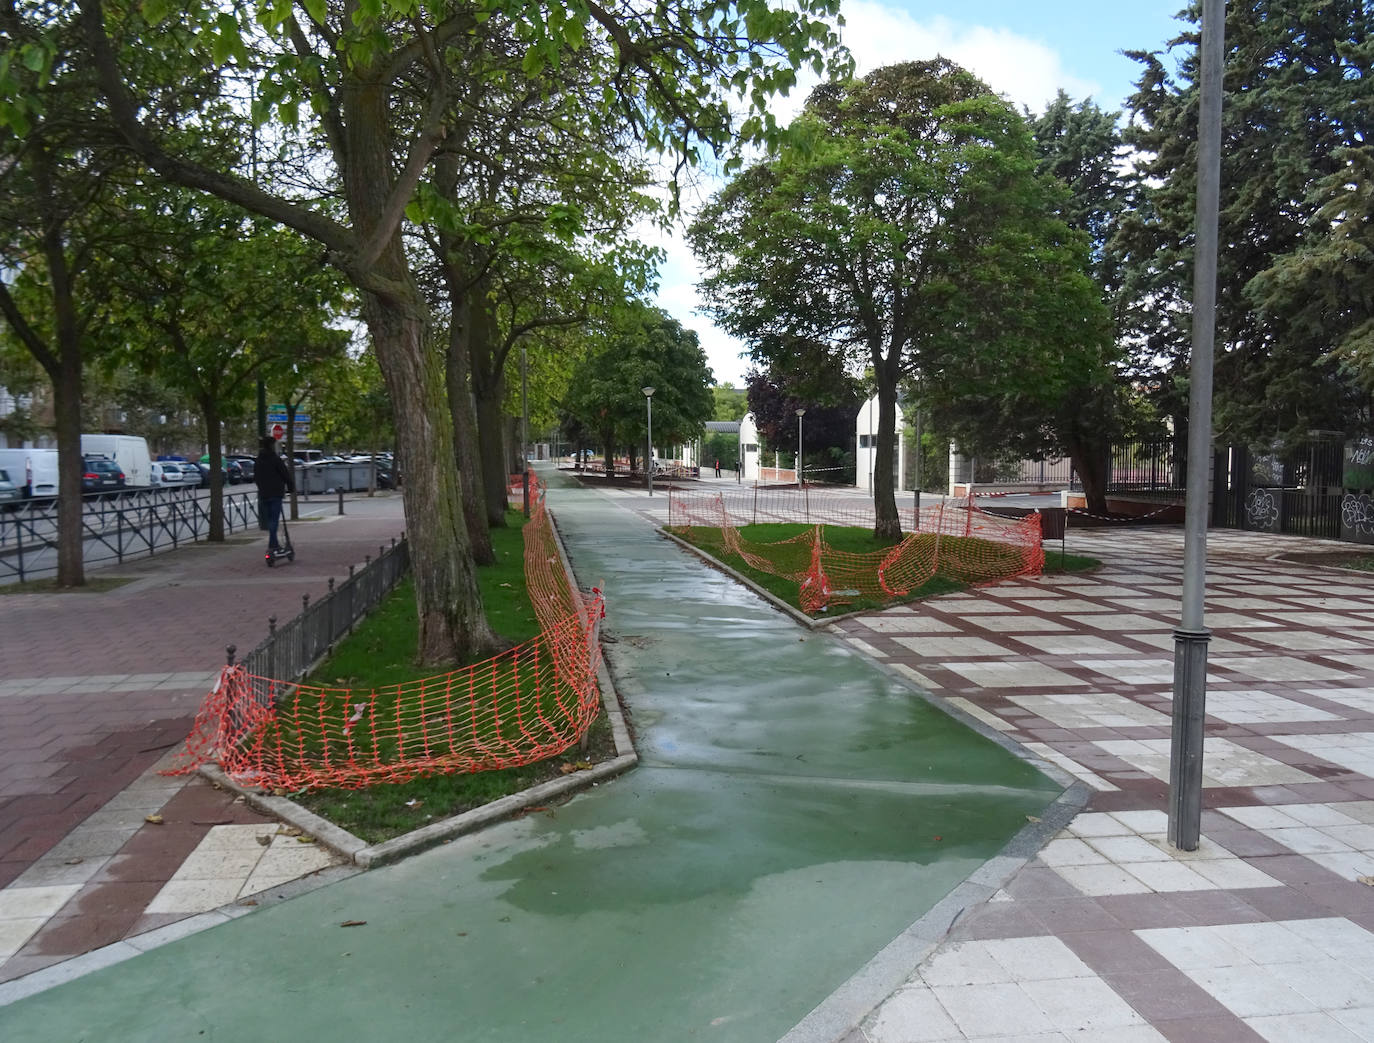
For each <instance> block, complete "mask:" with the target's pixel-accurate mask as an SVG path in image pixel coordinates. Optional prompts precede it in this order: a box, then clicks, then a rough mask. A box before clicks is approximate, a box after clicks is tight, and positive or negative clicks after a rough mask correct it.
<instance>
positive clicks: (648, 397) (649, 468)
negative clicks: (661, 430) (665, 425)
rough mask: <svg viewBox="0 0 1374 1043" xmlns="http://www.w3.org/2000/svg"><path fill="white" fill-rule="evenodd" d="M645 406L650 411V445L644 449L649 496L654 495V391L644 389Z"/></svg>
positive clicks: (641, 389)
mask: <svg viewBox="0 0 1374 1043" xmlns="http://www.w3.org/2000/svg"><path fill="white" fill-rule="evenodd" d="M639 390H640V391H642V392H644V405H645V406H646V407H647V408H648V410H649V444H648V445H646V446H645V447H644V449H645V452H644V475H645V477H646V478H647V479H648V482H649V495H650V496H652V495H653V494H654V389H653V388H651V387H642V388H640V389H639Z"/></svg>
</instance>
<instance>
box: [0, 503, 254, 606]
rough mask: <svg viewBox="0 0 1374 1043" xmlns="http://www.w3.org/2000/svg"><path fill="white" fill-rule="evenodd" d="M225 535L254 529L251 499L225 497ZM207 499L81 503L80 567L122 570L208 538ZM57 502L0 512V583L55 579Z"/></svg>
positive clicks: (27, 504) (208, 514) (208, 508)
mask: <svg viewBox="0 0 1374 1043" xmlns="http://www.w3.org/2000/svg"><path fill="white" fill-rule="evenodd" d="M223 504H224V531H225V534H226V535H228V534H232V533H235V532H241V531H243V530H245V529H256V528H257V525H258V499H257V494H256V493H247V492H244V493H237V492H225V493H224V499H223ZM210 507H211V501H210V498H209V497H201V496H197V495H196V491H195V490H192V489H165V490H164V489H156V490H154V489H148V490H141V491H135V492H131V493H124V494H121V495H119V496H118V497H117V498H109V497H107V496H105V495H100V494H93V495H88V496H86V497H83V500H82V512H81V552H82V561H83V562H84V563H85V564H86V565H87V566H95V565H108V564H111V563H116V564H122V563H123V562H125V561H128V560H130V559H133V558H146V557H151V556H152V555H154V554H157V553H158V552H159V551H165V550H174V549H175V548H177V547H179V546H181V545H182V544H184V543H195V542H198V541H200V540H204V539H205V538H206V537H207V536H208V535H209V533H210ZM57 540H58V534H57V502H56V501H49V502H47V503H38V502H36V501H29V502H27V503H24V504H22V505H20V506H19V507H18V508H16V509H15V510H12V511H5V512H0V583H5V582H10V581H14V580H17V581H18V582H20V583H23V582H25V581H27V580H32V579H41V578H43V577H45V576H51V575H55V574H56V573H57Z"/></svg>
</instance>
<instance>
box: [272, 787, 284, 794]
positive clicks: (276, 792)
mask: <svg viewBox="0 0 1374 1043" xmlns="http://www.w3.org/2000/svg"><path fill="white" fill-rule="evenodd" d="M272 796H274V797H284V796H286V790H284V789H282V788H281V787H280V786H278V787H277V788H276V789H274V790H273V791H272Z"/></svg>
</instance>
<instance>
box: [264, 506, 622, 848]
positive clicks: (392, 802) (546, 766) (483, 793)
mask: <svg viewBox="0 0 1374 1043" xmlns="http://www.w3.org/2000/svg"><path fill="white" fill-rule="evenodd" d="M506 522H507V525H506V527H505V528H496V529H493V530H492V543H493V546H494V549H495V551H496V563H495V564H493V565H489V566H485V567H483V568H481V569H479V570H478V584H479V585H480V587H481V591H482V601H483V605H484V607H485V609H486V615H487V619H488V620H489V622H490V623H491V625H492V628H493V629H494V630H495V631H496V632H497V633H498V634H499V635H500V636H502V637H504V638H506V639H508V640H510V641H511V642H513V643H517V644H518V643H521V642H524V641H528V640H529V639H531V638H533V637H536V636H538V634H539V632H540V631H539V623H538V620H537V619H536V617H535V614H534V608H533V606H532V605H531V604H530V600H529V595H528V592H527V590H526V585H525V569H524V541H523V537H522V535H521V529H522V528H523V526H524V523H525V518H524V516H523V515H522V514H521V513H520V512H519V511H508V512H507V515H506ZM417 637H418V624H417V618H416V613H415V594H414V586H413V583H412V581H411V580H410V579H407V580H405V581H403V582H402V583H401V584H399V585H398V586H397V588H396V589H395V590H394V591H393V592H392V593H391V594H390V595H389V596H388V598H387V599H386V601H385V602H384V603H383V604H382V605H381V606H380V607H379V608H378V609H377V610H376V611H374V612H373V613H372V614H371V615H370V616H369V617H368V618H367V619H366V620H365V621H364V622H363V623H362V624H361V625H360V626H359V627H358V628H357V629H356V630H355V631H354V633H353V634H352V635H351V636H350V637H348V638H347V639H346V640H344V641H343V642H341V644H340V646H339V648H338V649H337V651H336V652H335V654H334V655H333V656H331V657H330V658H329V659H328V660H326V661H325V662H324V663H323V664H321V666H320V667H319V668H318V669H317V670H316V671H315V673H314V674H313V675H312V676H311V677H310V679H309V682H308V683H309V684H312V685H319V686H323V687H328V688H336V689H337V690H339V691H340V693H341V694H340V695H339V697H338V701H339V706H338V707H334V706H329V707H327V708H326V709H327V710H328V711H329V712H327V713H326V714H324V715H320V714H318V713H314V714H313V717H314V719H316V720H318V719H320V717H321V716H323V717H324V719H326V720H329V721H332V722H335V723H334V724H331V725H329V726H327V727H330V728H333V729H339V728H341V725H342V722H343V721H344V720H346V719H347V714H346V711H345V710H344V709H343V703H344V702H346V701H347V700H348V699H349V698H353V699H362V698H365V697H366V696H365V694H364V693H371V692H372V691H373V690H374V689H379V688H384V687H386V686H389V685H399V684H405V683H407V682H413V681H414V680H415V677H416V672H417V671H416V668H415V665H414V654H415V647H416V642H417ZM506 669H507V671H509V668H506ZM508 680H509V679H508V678H507V677H504V676H502V675H501V674H499V673H497V674H494V675H492V676H491V677H489V678H486V679H484V689H483V690H482V691H478V692H476V693H475V694H474V697H475V698H476V699H477V700H478V701H480V700H481V699H482V697H483V696H484V695H485V696H486V697H488V698H489V697H490V692H491V691H492V690H500V689H502V688H503V687H504V686H505V685H506V684H507V682H508ZM345 690H348V691H351V692H352V695H351V696H349V695H345V694H342V693H343V692H344V691H345ZM415 691H416V690H415V689H414V688H409V689H404V690H403V691H402V694H401V698H402V699H404V698H406V697H407V696H408V695H411V694H413V693H415ZM326 698H328V699H329V700H330V701H331V702H332V701H335V699H334V697H333V695H332V693H331V695H329V696H327V697H326ZM464 701H466V699H465V700H464ZM294 709H295V708H294V707H291V706H283V708H282V713H281V715H280V717H279V719H280V720H282V721H283V722H287V721H291V720H297V721H300V722H302V724H304V722H305V721H307V720H310V719H311V717H312V714H311V713H310V712H301V713H299V714H296V713H294V712H293V711H294ZM313 709H315V708H314V707H303V708H302V710H303V711H311V710H313ZM405 709H406V708H405V707H402V710H405ZM396 710H397V708H396V706H395V702H394V696H393V699H392V701H388V702H382V701H381V700H380V699H379V701H378V704H377V705H376V706H375V707H374V706H370V707H369V711H368V714H367V716H366V717H365V718H364V719H363V720H360V721H359V722H358V723H357V725H356V726H355V727H354V728H353V730H352V735H351V739H352V741H353V745H354V747H355V749H359V748H368V744H369V743H371V744H372V747H371V748H369V754H370V755H373V756H376V757H390V758H393V759H394V758H396V757H398V756H400V755H401V751H400V750H399V749H397V748H396V747H395V743H394V738H393V737H391V736H388V737H386V738H384V739H383V738H374V737H373V736H372V733H371V731H370V729H369V722H370V720H372V719H374V718H375V719H377V720H394V718H395V713H396ZM282 726H283V727H291V725H290V724H289V723H284V724H283V725H282ZM483 737H484V738H491V736H490V735H484V736H483ZM293 738H297V739H298V740H299V741H300V742H302V743H303V744H304V745H305V746H306V747H307V749H311V748H314V749H320V748H322V746H323V743H324V740H325V739H326V736H325V735H323V734H320V733H319V731H318V727H317V730H316V731H315V732H313V733H311V732H309V731H307V730H306V728H305V727H303V728H302V729H301V734H299V735H298V736H295V737H293ZM327 738H328V739H329V740H330V742H331V743H332V744H337V742H338V741H339V739H340V738H341V736H340V735H338V734H330V735H329V736H327ZM387 743H391V745H390V746H388V745H386V744H387ZM446 748H447V747H446V745H445V744H444V742H443V741H442V739H440V738H436V739H435V740H434V741H433V742H432V743H431V747H430V752H431V755H433V756H442V755H443V753H444V752H445V750H446ZM405 752H406V754H407V755H414V753H415V752H416V751H414V750H411V749H407V750H406V751H405ZM614 756H615V742H614V739H613V737H612V735H611V729H610V724H609V722H608V721H607V720H606V717H605V714H604V713H602V714H598V716H597V719H596V720H595V721H594V722H593V724H592V727H591V730H590V732H589V734H588V747H587V750H586V752H583V751H582V750H581V749H580V748H578V747H573V748H572V749H570V750H568V751H566V752H565V753H563V754H561V755H558V756H555V757H551V758H549V759H546V760H543V761H538V762H536V763H534V764H527V765H523V766H521V767H514V768H503V769H498V770H493V771H480V772H465V773H456V774H434V775H426V776H422V777H420V778H415V779H411V780H410V781H408V782H402V783H377V784H373V785H371V786H368V787H366V788H364V789H347V788H343V787H337V788H334V787H331V788H325V789H318V790H312V791H309V792H306V793H301V794H296V795H294V799H295V800H296V801H297V802H298V803H300V804H301V805H303V806H304V807H306V808H309V809H310V810H311V811H313V812H315V813H316V814H318V815H321V816H323V817H324V818H327V819H329V820H330V821H331V822H334V823H335V824H337V825H339V826H342V827H343V828H344V829H347V830H348V831H349V832H351V833H353V834H354V835H356V836H358V837H361V838H362V839H363V840H366V841H367V842H368V843H372V844H375V843H379V842H380V841H383V840H389V839H391V838H392V837H396V836H400V835H401V834H403V833H408V832H409V831H411V830H413V829H417V828H419V827H420V826H423V825H427V824H428V823H430V822H432V821H436V820H439V819H443V818H448V817H450V816H452V815H456V814H459V813H460V812H463V811H470V810H471V809H473V808H476V807H481V806H482V805H483V804H487V803H490V802H491V801H493V800H496V799H498V798H500V797H504V796H507V795H509V794H511V793H517V792H519V791H520V790H523V789H526V788H528V787H530V786H533V785H535V784H536V783H539V782H545V781H548V780H550V779H554V778H558V777H560V776H562V775H566V774H569V773H571V772H572V771H575V770H578V769H579V768H582V767H586V766H589V765H591V764H594V763H597V762H599V761H603V760H608V759H610V758H611V757H614Z"/></svg>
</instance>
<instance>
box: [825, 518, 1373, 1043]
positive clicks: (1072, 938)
mask: <svg viewBox="0 0 1374 1043" xmlns="http://www.w3.org/2000/svg"><path fill="white" fill-rule="evenodd" d="M1208 541H1209V559H1210V561H1209V567H1208V586H1207V590H1208V599H1207V619H1206V623H1207V625H1208V627H1209V628H1210V629H1211V630H1212V633H1213V640H1212V642H1211V645H1210V649H1209V656H1208V670H1207V673H1208V692H1207V715H1208V720H1207V737H1206V740H1205V750H1204V779H1203V787H1204V789H1203V806H1204V809H1205V810H1204V815H1203V841H1202V844H1201V845H1200V847H1199V849H1198V850H1197V851H1195V852H1186V853H1185V852H1179V851H1176V850H1174V849H1173V848H1172V847H1170V846H1169V844H1168V843H1167V841H1166V839H1165V833H1166V829H1167V820H1166V816H1165V809H1166V807H1167V790H1168V776H1169V734H1170V727H1169V726H1170V712H1171V705H1172V694H1171V693H1172V677H1173V658H1172V649H1173V635H1172V628H1173V627H1174V626H1175V625H1176V623H1177V617H1178V612H1179V605H1180V594H1181V590H1180V587H1181V576H1182V568H1181V562H1182V534H1181V531H1180V530H1178V529H1172V528H1168V529H1166V528H1159V529H1146V530H1130V531H1122V530H1103V529H1097V530H1080V531H1079V532H1076V533H1071V536H1070V539H1069V549H1070V550H1071V551H1073V552H1075V553H1082V554H1089V555H1092V556H1094V557H1098V558H1100V559H1101V560H1103V562H1104V563H1105V564H1104V567H1103V568H1101V569H1100V570H1098V571H1096V572H1094V573H1092V574H1089V575H1078V576H1075V575H1061V576H1048V577H1041V578H1035V579H1024V580H1018V581H1013V582H1008V583H1001V584H998V585H996V586H991V587H985V588H981V589H976V590H973V591H970V592H967V593H963V594H958V595H953V596H947V597H941V598H935V599H932V600H930V601H927V602H923V603H921V604H919V605H914V606H906V607H901V608H894V609H891V610H888V611H886V612H882V613H879V614H875V615H869V616H862V617H853V618H851V619H848V620H844V621H842V622H840V623H839V624H838V625H837V627H836V632H837V633H838V634H839V635H841V637H842V639H843V640H845V641H846V642H848V643H849V644H850V645H851V646H852V647H853V648H855V649H856V650H858V651H860V652H862V653H863V654H865V655H867V656H870V657H872V658H873V659H874V660H876V661H877V662H880V663H885V664H887V665H888V666H889V667H890V668H891V669H893V670H895V671H896V672H898V673H899V674H902V675H904V676H906V677H907V678H909V679H910V680H912V681H914V682H916V683H917V684H919V685H920V686H921V687H923V688H926V689H928V690H929V691H930V692H932V693H933V694H934V695H935V696H936V698H938V699H941V700H944V701H946V702H947V703H948V704H949V705H951V706H953V707H956V708H958V709H959V710H961V711H963V712H965V713H968V714H970V715H971V716H973V717H975V718H976V719H978V720H979V721H981V722H982V723H983V724H985V725H987V726H989V727H991V728H993V729H996V730H997V731H999V732H1001V733H1002V734H1003V735H1005V736H1007V737H1008V738H1010V739H1012V740H1014V741H1016V742H1018V743H1020V744H1021V745H1023V746H1024V747H1025V748H1027V749H1028V750H1030V751H1032V752H1033V753H1035V754H1037V755H1038V756H1040V757H1042V758H1043V759H1045V760H1047V761H1051V762H1053V763H1055V764H1057V765H1059V766H1060V767H1062V768H1064V769H1065V770H1067V771H1068V772H1070V773H1071V774H1073V775H1074V776H1076V777H1077V778H1079V779H1081V780H1083V781H1084V782H1085V783H1086V784H1087V785H1088V786H1090V787H1091V788H1092V790H1093V796H1092V798H1091V799H1090V801H1089V804H1088V806H1087V808H1086V809H1085V810H1084V811H1083V813H1081V814H1080V815H1078V816H1077V817H1076V818H1075V819H1074V820H1073V822H1071V823H1070V825H1069V826H1068V828H1067V829H1065V830H1064V831H1062V832H1061V833H1060V834H1059V835H1058V836H1057V837H1055V838H1054V839H1053V840H1051V841H1050V842H1049V843H1048V844H1047V845H1046V846H1045V847H1044V848H1043V849H1042V850H1041V852H1040V854H1039V857H1038V858H1036V859H1033V860H1032V861H1031V862H1030V863H1028V865H1027V866H1026V868H1024V869H1023V870H1021V871H1020V872H1019V873H1017V874H1016V875H1015V876H1014V877H1012V878H1011V880H1010V881H1009V882H1008V883H1007V884H1006V886H1005V887H1004V888H1003V889H1002V890H1001V891H999V892H998V894H997V895H996V896H995V897H994V899H993V900H992V901H990V902H989V903H987V904H986V905H985V906H983V907H981V908H978V909H976V910H973V911H972V912H971V913H970V914H968V915H966V916H965V917H964V918H963V919H962V920H960V921H959V922H958V924H957V925H956V926H955V928H954V930H953V931H952V933H951V934H950V936H949V937H948V939H947V940H946V941H945V942H944V943H943V944H942V945H941V946H940V947H939V948H938V949H937V950H936V951H935V953H934V954H933V955H932V956H931V957H930V958H929V959H927V960H926V961H925V962H924V963H923V964H922V965H921V966H920V968H919V969H918V970H917V971H916V973H915V974H914V975H912V977H911V978H910V979H909V980H908V981H907V982H906V983H905V984H904V985H903V986H902V987H901V988H900V989H899V990H897V992H895V993H894V994H893V995H891V996H890V997H889V998H888V999H887V1000H886V1001H885V1002H884V1003H882V1004H881V1005H880V1006H879V1007H878V1008H877V1009H876V1010H875V1011H874V1012H873V1013H872V1014H870V1015H869V1017H868V1018H867V1019H866V1020H865V1021H864V1023H863V1025H862V1026H861V1028H860V1029H858V1030H856V1031H855V1032H854V1033H852V1034H851V1035H850V1037H849V1039H848V1040H847V1043H859V1041H864V1043H914V1041H925V1040H929V1041H936V1040H940V1041H943V1040H950V1041H955V1040H959V1041H962V1040H979V1041H981V1040H991V1039H1007V1038H1014V1039H1018V1040H1046V1041H1049V1040H1055V1041H1062V1040H1089V1039H1092V1040H1112V1041H1128V1040H1174V1041H1186V1040H1204V1039H1207V1040H1228V1041H1230V1040H1261V1039H1263V1040H1275V1041H1279V1040H1304V1041H1307V1040H1322V1041H1345V1040H1349V1041H1355V1040H1365V1041H1370V1040H1374V887H1371V886H1370V884H1371V883H1374V576H1365V575H1362V574H1360V573H1355V572H1349V571H1343V570H1337V569H1332V568H1327V567H1322V566H1319V565H1312V564H1294V563H1288V562H1284V561H1282V560H1277V557H1276V555H1278V554H1280V553H1282V552H1284V551H1312V550H1315V549H1345V550H1348V549H1349V547H1348V546H1347V545H1335V544H1321V543H1318V542H1317V541H1305V540H1291V541H1290V540H1289V539H1287V538H1285V539H1283V540H1282V541H1277V540H1274V539H1272V538H1270V537H1265V536H1259V535H1251V534H1245V533H1218V532H1212V533H1209V536H1208ZM1047 552H1048V553H1049V554H1050V555H1051V556H1052V555H1053V553H1054V551H1053V550H1052V549H1050V548H1047Z"/></svg>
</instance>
